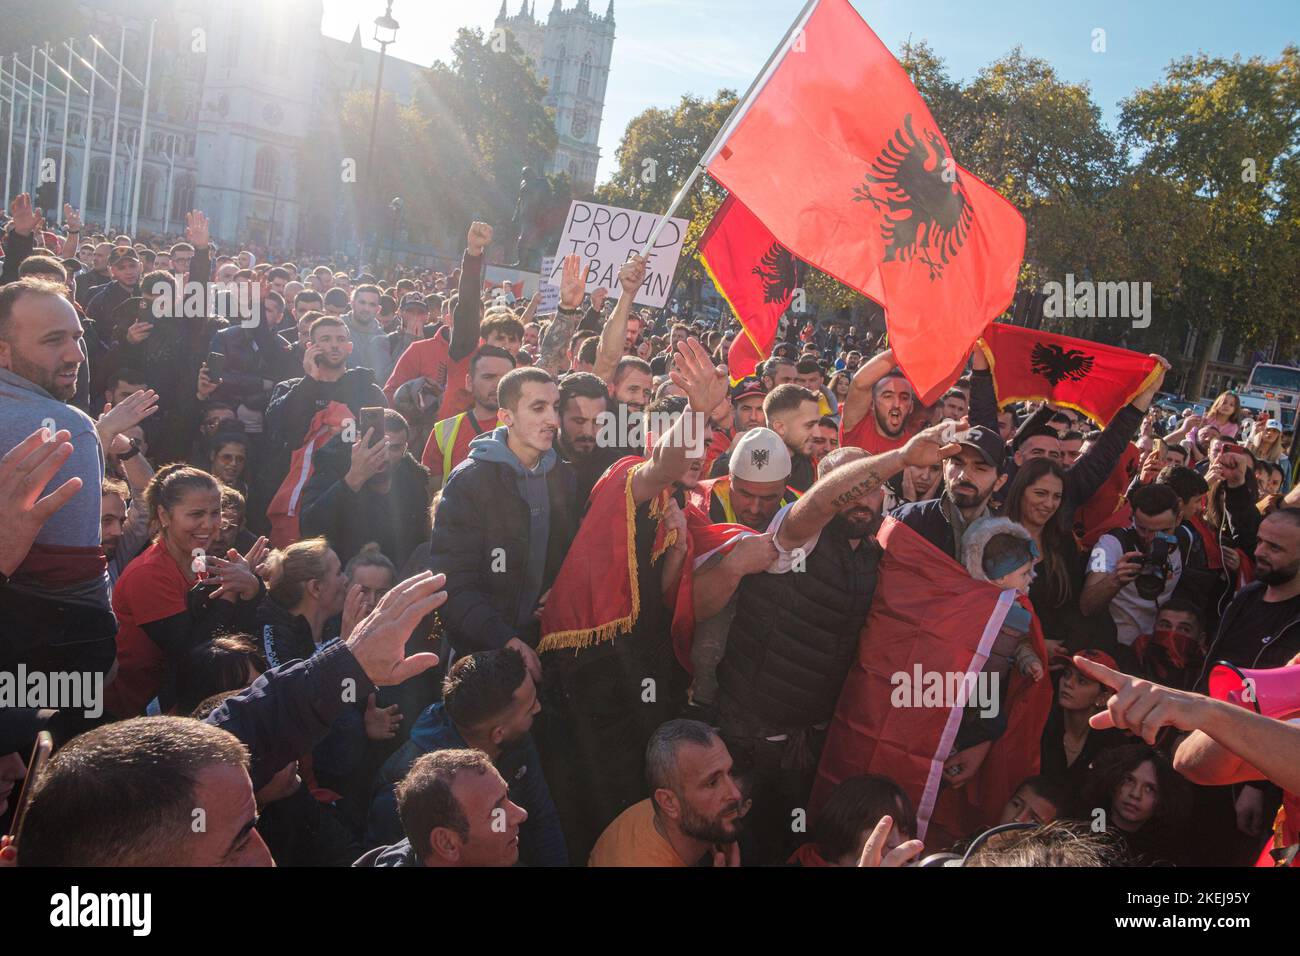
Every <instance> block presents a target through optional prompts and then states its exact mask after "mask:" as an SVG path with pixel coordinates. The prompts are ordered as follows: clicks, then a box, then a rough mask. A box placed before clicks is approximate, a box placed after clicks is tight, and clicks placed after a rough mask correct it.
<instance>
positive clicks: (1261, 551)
mask: <svg viewBox="0 0 1300 956" xmlns="http://www.w3.org/2000/svg"><path fill="white" fill-rule="evenodd" d="M1298 653H1300V508H1295V507H1286V508H1280V509H1278V510H1277V511H1274V512H1273V513H1272V514H1270V515H1269V516H1268V517H1267V518H1265V519H1264V520H1263V521H1262V522H1260V525H1259V531H1258V532H1257V543H1256V545H1255V580H1254V582H1252V583H1251V584H1248V585H1246V586H1245V587H1244V588H1242V589H1241V590H1240V591H1238V592H1237V595H1236V597H1234V598H1233V599H1232V603H1231V604H1229V605H1228V609H1227V611H1225V612H1224V615H1223V620H1222V621H1221V622H1220V624H1219V631H1218V634H1217V635H1216V636H1215V638H1214V642H1213V644H1211V645H1210V650H1209V653H1208V654H1207V655H1206V660H1207V661H1218V660H1225V661H1228V662H1229V663H1232V664H1236V665H1237V666H1238V667H1251V668H1259V667H1280V666H1282V665H1283V664H1286V663H1287V662H1288V661H1289V660H1290V659H1291V658H1292V657H1294V656H1295V655H1296V654H1298ZM1207 670H1208V667H1207Z"/></svg>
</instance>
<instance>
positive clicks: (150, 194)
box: [140, 169, 158, 219]
mask: <svg viewBox="0 0 1300 956" xmlns="http://www.w3.org/2000/svg"><path fill="white" fill-rule="evenodd" d="M140 218H141V219H157V218H158V174H157V173H156V172H154V171H153V170H151V169H146V170H145V171H144V182H143V183H142V184H141V185H140Z"/></svg>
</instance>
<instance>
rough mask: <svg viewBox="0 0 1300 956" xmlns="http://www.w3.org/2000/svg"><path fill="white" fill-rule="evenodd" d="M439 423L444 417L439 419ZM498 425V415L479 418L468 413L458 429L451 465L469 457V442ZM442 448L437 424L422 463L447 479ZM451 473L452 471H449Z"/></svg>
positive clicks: (435, 474) (436, 474)
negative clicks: (443, 465)
mask: <svg viewBox="0 0 1300 956" xmlns="http://www.w3.org/2000/svg"><path fill="white" fill-rule="evenodd" d="M438 422H439V424H441V423H442V419H438ZM496 427H497V417H496V416H495V415H493V416H492V417H490V418H478V417H476V416H475V415H473V414H467V415H466V416H465V420H464V421H463V422H461V425H460V428H459V429H457V431H456V442H455V444H454V445H453V446H452V449H451V467H452V468H455V467H456V466H457V465H459V464H460V463H461V462H462V461H464V460H465V459H466V458H468V457H469V443H470V442H472V441H473V440H474V439H475V438H477V437H478V436H479V435H482V434H483V433H484V432H489V431H491V430H492V429H494V428H496ZM442 460H443V456H442V450H441V449H440V448H439V447H438V434H437V426H436V425H435V426H434V430H433V431H431V432H429V440H428V441H427V442H425V443H424V454H423V455H421V456H420V464H422V465H424V467H426V468H428V469H429V473H430V474H431V475H432V476H433V477H434V478H438V479H440V480H445V479H444V478H443V473H442ZM448 474H450V471H448Z"/></svg>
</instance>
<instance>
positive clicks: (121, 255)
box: [108, 246, 140, 266]
mask: <svg viewBox="0 0 1300 956" xmlns="http://www.w3.org/2000/svg"><path fill="white" fill-rule="evenodd" d="M123 259H134V260H135V261H136V262H139V261H140V253H138V252H136V251H135V250H134V249H132V248H131V247H130V246H114V247H113V251H112V252H110V253H109V254H108V264H109V265H110V266H115V265H117V264H118V263H119V262H121V261H122V260H123Z"/></svg>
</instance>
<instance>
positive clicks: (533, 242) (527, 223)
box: [510, 166, 551, 271]
mask: <svg viewBox="0 0 1300 956" xmlns="http://www.w3.org/2000/svg"><path fill="white" fill-rule="evenodd" d="M520 175H521V177H522V178H521V180H520V183H519V195H518V197H517V198H516V199H515V214H514V216H513V218H511V220H510V225H511V228H513V229H515V230H517V232H516V237H517V238H516V239H515V261H514V262H512V263H511V264H510V268H512V269H529V270H533V271H536V270H537V269H538V268H540V266H541V261H542V238H543V225H544V223H543V220H544V218H545V212H546V200H547V199H548V198H549V196H550V192H551V191H550V188H549V187H548V186H547V184H546V179H545V178H544V177H542V176H539V175H538V174H537V173H535V172H533V170H532V167H530V166H525V167H524V168H523V170H522V172H521V174H520Z"/></svg>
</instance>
